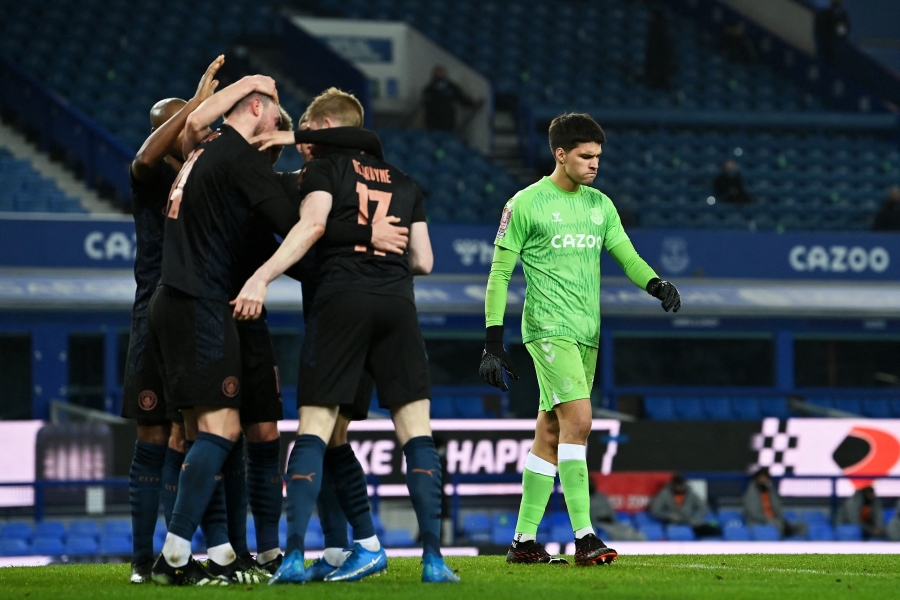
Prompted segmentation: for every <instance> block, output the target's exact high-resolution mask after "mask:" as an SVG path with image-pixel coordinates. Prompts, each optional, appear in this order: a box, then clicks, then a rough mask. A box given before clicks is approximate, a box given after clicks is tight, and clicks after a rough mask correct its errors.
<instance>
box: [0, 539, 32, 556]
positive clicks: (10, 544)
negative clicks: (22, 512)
mask: <svg viewBox="0 0 900 600" xmlns="http://www.w3.org/2000/svg"><path fill="white" fill-rule="evenodd" d="M29 554H31V546H30V545H29V544H28V542H27V541H26V540H23V539H21V538H3V539H0V556H28V555H29Z"/></svg>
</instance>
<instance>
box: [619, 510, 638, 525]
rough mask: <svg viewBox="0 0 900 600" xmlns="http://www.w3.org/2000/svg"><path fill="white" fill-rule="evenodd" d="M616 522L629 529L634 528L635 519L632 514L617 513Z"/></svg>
mask: <svg viewBox="0 0 900 600" xmlns="http://www.w3.org/2000/svg"><path fill="white" fill-rule="evenodd" d="M616 522H617V523H621V524H622V525H628V526H629V527H634V519H633V518H632V516H631V513H627V512H621V511H617V512H616Z"/></svg>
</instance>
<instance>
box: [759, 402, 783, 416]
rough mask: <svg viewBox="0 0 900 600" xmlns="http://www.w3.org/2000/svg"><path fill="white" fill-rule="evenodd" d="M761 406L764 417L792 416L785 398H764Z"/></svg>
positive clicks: (760, 403)
mask: <svg viewBox="0 0 900 600" xmlns="http://www.w3.org/2000/svg"><path fill="white" fill-rule="evenodd" d="M759 407H760V410H762V414H763V416H764V417H776V418H778V419H787V418H788V417H789V416H790V412H789V411H788V403H787V399H785V398H763V399H762V400H760V402H759Z"/></svg>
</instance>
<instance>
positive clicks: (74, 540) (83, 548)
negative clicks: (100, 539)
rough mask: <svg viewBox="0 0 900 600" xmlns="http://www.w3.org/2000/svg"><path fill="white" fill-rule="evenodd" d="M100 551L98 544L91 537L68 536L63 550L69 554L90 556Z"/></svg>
mask: <svg viewBox="0 0 900 600" xmlns="http://www.w3.org/2000/svg"><path fill="white" fill-rule="evenodd" d="M99 551H100V544H98V543H97V540H96V539H94V538H92V537H83V538H82V537H70V538H69V541H67V542H66V546H65V548H64V550H63V552H64V553H65V554H67V555H69V556H92V555H94V554H97V553H98V552H99Z"/></svg>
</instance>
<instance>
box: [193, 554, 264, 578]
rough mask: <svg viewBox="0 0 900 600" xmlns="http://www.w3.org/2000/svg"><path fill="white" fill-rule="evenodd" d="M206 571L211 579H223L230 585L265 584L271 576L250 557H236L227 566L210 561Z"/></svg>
mask: <svg viewBox="0 0 900 600" xmlns="http://www.w3.org/2000/svg"><path fill="white" fill-rule="evenodd" d="M206 570H207V571H209V574H210V575H212V576H213V577H218V578H220V579H225V580H227V581H230V582H231V583H245V584H247V583H250V584H252V583H265V582H266V581H268V580H269V579H270V578H271V577H272V574H271V573H269V572H268V571H266V570H265V569H263V568H262V567H261V566H259V565H258V564H256V561H255V560H253V557H252V556H249V555H248V556H238V557H237V558H235V559H234V560H233V561H231V562H230V563H229V564H227V565H220V564H218V563H217V562H215V561H213V560H210V561H209V562H208V563H207V565H206Z"/></svg>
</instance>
